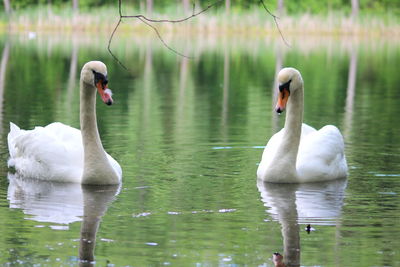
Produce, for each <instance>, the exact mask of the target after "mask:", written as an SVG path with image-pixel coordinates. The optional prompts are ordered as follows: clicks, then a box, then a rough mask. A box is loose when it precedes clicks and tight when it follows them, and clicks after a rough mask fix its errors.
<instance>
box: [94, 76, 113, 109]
mask: <svg viewBox="0 0 400 267" xmlns="http://www.w3.org/2000/svg"><path fill="white" fill-rule="evenodd" d="M96 87H97V91H98V92H99V94H100V96H101V99H102V100H103V102H104V103H106V104H107V105H109V106H110V105H112V103H113V99H112V97H111V96H112V92H111V90H110V89H109V88H108V87H107V84H103V82H102V81H99V82H98V83H97V84H96Z"/></svg>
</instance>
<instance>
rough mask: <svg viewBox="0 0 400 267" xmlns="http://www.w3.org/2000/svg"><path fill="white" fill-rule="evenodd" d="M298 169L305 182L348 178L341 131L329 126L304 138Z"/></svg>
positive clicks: (301, 142) (299, 154) (300, 148)
mask: <svg viewBox="0 0 400 267" xmlns="http://www.w3.org/2000/svg"><path fill="white" fill-rule="evenodd" d="M296 168H297V171H298V174H299V179H300V180H302V181H303V182H312V181H321V180H332V179H337V178H343V177H346V175H347V163H346V158H345V155H344V141H343V136H342V134H341V133H340V131H339V129H338V128H337V127H335V126H333V125H327V126H324V127H323V128H321V129H320V130H319V131H314V132H310V133H309V134H308V135H306V136H304V137H302V139H301V141H300V146H299V152H298V156H297V166H296Z"/></svg>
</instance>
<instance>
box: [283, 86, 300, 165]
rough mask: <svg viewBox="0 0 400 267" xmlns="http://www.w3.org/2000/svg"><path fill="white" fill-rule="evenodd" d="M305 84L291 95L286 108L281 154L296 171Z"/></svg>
mask: <svg viewBox="0 0 400 267" xmlns="http://www.w3.org/2000/svg"><path fill="white" fill-rule="evenodd" d="M303 101H304V92H303V86H301V87H300V88H298V89H297V90H295V91H294V92H293V93H292V94H291V95H290V97H289V100H288V103H287V110H286V119H285V127H284V130H283V131H284V132H283V138H282V143H281V146H280V150H279V152H280V153H279V154H280V158H281V159H286V160H287V162H290V164H288V167H290V168H292V169H293V170H294V171H295V168H296V161H297V153H298V151H299V144H300V136H301V126H302V123H303V105H304V103H303Z"/></svg>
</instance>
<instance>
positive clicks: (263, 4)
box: [260, 0, 290, 47]
mask: <svg viewBox="0 0 400 267" xmlns="http://www.w3.org/2000/svg"><path fill="white" fill-rule="evenodd" d="M260 3H261V5H262V6H263V8H264V9H265V11H267V13H268V14H269V15H270V16H271V17H272V18H273V19H274V22H275V26H276V28H277V29H278V31H279V34H280V36H281V38H282V40H283V42H284V43H285V44H286V45H287V46H289V47H290V44H289V43H288V42H287V41H286V39H285V37H284V36H283V34H282V31H281V28H280V27H279V24H278V21H277V19H279V17H277V16H275V15H274V14H273V13H272V12H271V11H269V9H268V8H267V6H266V5H265V3H264V0H260Z"/></svg>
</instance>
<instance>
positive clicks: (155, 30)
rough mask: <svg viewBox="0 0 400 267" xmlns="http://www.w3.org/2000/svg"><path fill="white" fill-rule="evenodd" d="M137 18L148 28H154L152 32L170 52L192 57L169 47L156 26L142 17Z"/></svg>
mask: <svg viewBox="0 0 400 267" xmlns="http://www.w3.org/2000/svg"><path fill="white" fill-rule="evenodd" d="M138 19H139V20H140V21H142V22H143V23H144V24H146V25H147V26H149V27H150V28H152V29H153V30H154V32H155V33H156V34H157V37H158V39H159V40H160V41H161V42H162V43H163V45H164V46H165V47H166V48H167V49H169V50H171V51H172V52H174V53H175V54H177V55H179V56H181V57H185V58H192V57H189V56H186V55H184V54H182V53H179V52H178V51H176V50H175V49H173V48H172V47H170V46H169V45H168V44H167V43H166V42H165V41H164V39H163V38H162V37H161V34H160V32H159V31H158V30H157V28H156V27H154V26H153V25H151V24H150V23H149V22H148V21H146V20H145V19H143V18H138Z"/></svg>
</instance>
